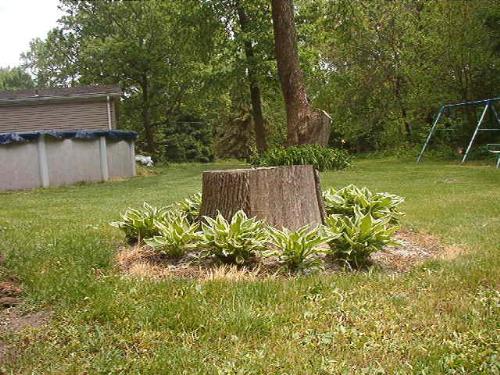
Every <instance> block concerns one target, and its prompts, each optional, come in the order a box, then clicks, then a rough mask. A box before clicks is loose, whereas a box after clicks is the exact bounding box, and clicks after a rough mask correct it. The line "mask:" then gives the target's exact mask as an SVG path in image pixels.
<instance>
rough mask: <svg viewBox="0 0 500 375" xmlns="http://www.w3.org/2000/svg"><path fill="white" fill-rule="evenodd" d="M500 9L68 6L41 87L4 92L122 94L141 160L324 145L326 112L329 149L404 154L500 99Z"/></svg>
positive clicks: (38, 74) (38, 45)
mask: <svg viewBox="0 0 500 375" xmlns="http://www.w3.org/2000/svg"><path fill="white" fill-rule="evenodd" d="M496 5H497V1H496V0H476V1H468V0H455V1H444V0H398V1H372V0H359V1H350V0H333V1H332V0H317V1H309V0H294V1H293V4H292V1H291V0H203V1H201V0H192V1H183V0H171V1H160V0H152V1H123V2H107V1H90V0H84V1H72V0H61V1H60V6H61V9H62V11H63V14H64V15H63V17H61V19H60V20H59V23H58V26H57V27H56V28H54V29H53V30H51V31H50V32H49V33H48V34H47V36H46V37H45V38H44V39H35V40H33V41H32V43H31V45H30V49H29V50H28V51H26V53H25V54H24V55H23V67H22V69H24V70H26V71H28V72H30V73H31V74H32V75H33V77H34V82H31V80H29V79H27V77H24V76H23V77H22V74H21V73H20V72H19V71H17V70H15V71H14V70H12V71H10V70H9V71H0V77H1V76H2V75H3V76H8V77H7V78H8V79H6V78H0V81H2V82H4V84H3V86H4V87H7V88H16V87H19V88H23V87H28V86H31V85H35V86H39V87H43V86H50V87H57V86H72V85H85V84H109V83H118V84H120V86H121V87H122V89H123V92H124V95H123V99H122V106H121V111H120V123H121V126H122V127H125V128H128V129H134V130H137V131H138V132H139V134H140V137H139V141H138V146H139V147H140V148H141V151H143V152H146V153H148V154H151V155H153V156H156V157H157V158H159V157H161V158H165V159H170V160H202V161H204V160H207V159H208V160H210V159H211V158H213V157H214V154H215V156H217V157H238V158H246V157H249V156H251V154H252V152H253V151H252V150H256V151H257V152H258V153H259V154H262V153H263V152H265V151H266V150H268V149H273V148H274V147H276V146H282V145H287V146H289V145H296V144H303V143H319V144H321V143H322V141H320V140H319V139H320V138H321V134H319V133H321V132H319V133H318V132H315V131H312V130H311V129H322V128H323V127H324V124H325V122H328V119H327V118H326V116H325V113H324V112H323V111H320V110H318V108H319V109H322V110H325V111H326V112H328V114H329V115H330V116H331V118H332V120H331V130H332V136H331V137H330V140H329V142H330V146H334V147H344V148H346V149H348V150H349V151H355V152H358V151H379V150H387V149H394V148H401V147H406V146H412V145H414V144H415V143H421V141H422V138H423V136H424V135H425V134H426V133H427V131H428V128H429V123H430V122H431V120H432V117H433V115H434V114H435V112H436V111H437V109H438V108H439V106H440V104H442V103H444V102H453V101H465V100H472V99H480V98H487V97H494V96H496V95H498V92H497V91H496V90H497V89H498V87H499V86H500V74H499V66H500V64H499V59H500V42H499V41H500V27H499V22H500V13H499V11H498V6H496ZM284 30H289V31H290V32H291V35H292V36H293V38H286V36H285V34H284ZM464 51H467V53H464ZM299 64H300V65H299ZM16 69H17V68H16ZM292 73H293V74H292ZM289 77H294V79H293V80H290V79H289ZM5 82H7V83H5ZM0 86H1V85H0ZM283 99H285V104H286V105H284V103H283ZM477 116H478V113H476V112H475V110H474V109H473V108H465V109H464V110H463V111H462V112H460V113H458V116H457V117H456V118H454V119H451V120H450V121H452V122H456V123H457V124H458V123H460V125H461V127H462V128H463V129H464V131H463V132H459V133H457V134H456V136H455V137H453V139H443V140H442V144H443V145H448V144H452V145H453V146H455V145H457V146H458V145H463V144H464V143H465V141H466V139H467V138H468V137H470V133H471V130H472V127H473V126H474V123H475V122H476V121H477ZM182 118H191V119H196V121H191V124H190V125H186V124H187V123H188V122H187V121H184V123H183V122H182V121H180V120H179V119H182ZM195 122H200V123H202V124H203V130H201V129H200V128H198V127H197V125H195V124H194V123H195ZM182 124H184V125H182ZM286 124H288V126H287V125H286ZM290 125H292V126H290ZM462 133H463V134H462ZM323 135H324V134H323Z"/></svg>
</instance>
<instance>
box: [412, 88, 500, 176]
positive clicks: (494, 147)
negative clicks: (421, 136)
mask: <svg viewBox="0 0 500 375" xmlns="http://www.w3.org/2000/svg"><path fill="white" fill-rule="evenodd" d="M498 101H500V97H496V98H492V99H485V100H476V101H469V102H462V103H454V104H445V105H442V106H441V108H440V109H439V112H438V113H437V115H436V117H435V118H434V121H433V123H432V127H431V129H430V131H429V134H428V135H427V138H426V140H425V143H424V145H423V147H422V150H421V151H420V154H419V155H418V157H417V163H420V160H421V159H422V155H423V154H424V152H425V150H426V149H427V146H428V145H429V143H430V141H431V138H432V136H433V135H434V134H435V133H436V130H438V129H437V125H438V123H439V120H440V119H441V118H442V117H443V116H444V115H445V114H446V111H448V112H451V110H452V109H455V108H458V107H467V106H483V105H484V108H483V110H482V112H481V117H480V118H479V121H478V122H477V125H476V129H475V130H474V133H473V134H472V137H471V139H470V141H469V145H468V146H467V149H466V150H465V153H464V156H463V157H462V161H461V163H462V164H463V163H465V161H466V160H467V156H468V155H469V152H470V150H471V148H472V145H473V143H474V141H475V139H476V137H477V135H478V134H479V132H483V131H500V118H499V117H498V112H497V110H496V109H495V107H494V103H495V102H498ZM488 109H490V110H491V111H492V112H493V115H494V117H495V119H496V122H497V124H498V125H499V127H498V128H481V125H482V124H483V122H484V119H485V117H486V113H487V112H488ZM490 147H491V148H490ZM487 148H488V150H489V151H490V152H491V153H494V154H496V155H497V163H496V167H497V168H499V167H500V144H488V145H487Z"/></svg>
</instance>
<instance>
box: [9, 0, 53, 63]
mask: <svg viewBox="0 0 500 375" xmlns="http://www.w3.org/2000/svg"><path fill="white" fill-rule="evenodd" d="M57 4H58V0H0V67H6V66H8V65H9V66H11V67H13V66H16V65H19V64H20V63H21V59H20V55H21V53H22V52H25V51H27V50H28V48H29V43H30V41H31V40H32V39H34V38H36V37H40V38H44V37H45V35H46V34H47V32H48V31H49V30H50V29H51V28H53V27H54V26H56V25H57V23H56V21H57V19H58V18H59V17H60V16H61V12H60V11H59V10H58V9H57Z"/></svg>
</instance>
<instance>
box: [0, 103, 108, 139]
mask: <svg viewBox="0 0 500 375" xmlns="http://www.w3.org/2000/svg"><path fill="white" fill-rule="evenodd" d="M110 109H111V127H112V129H116V113H115V112H116V111H115V101H114V100H113V99H111V100H110ZM77 129H89V130H107V129H109V126H108V109H107V102H106V98H99V99H94V100H80V101H78V100H65V101H60V102H58V101H54V102H39V103H29V104H28V103H18V104H10V105H0V133H11V132H31V131H40V130H77Z"/></svg>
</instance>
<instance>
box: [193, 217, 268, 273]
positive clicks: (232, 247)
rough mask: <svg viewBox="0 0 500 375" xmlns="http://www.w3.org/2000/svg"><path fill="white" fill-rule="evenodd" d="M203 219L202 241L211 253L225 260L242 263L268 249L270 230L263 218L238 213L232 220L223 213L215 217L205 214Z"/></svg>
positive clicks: (226, 261)
mask: <svg viewBox="0 0 500 375" xmlns="http://www.w3.org/2000/svg"><path fill="white" fill-rule="evenodd" d="M204 220H205V222H202V224H201V225H202V235H201V243H202V245H203V246H204V247H205V248H206V251H207V253H208V254H209V255H213V256H215V257H217V258H218V259H220V260H221V261H223V262H225V263H235V264H238V265H242V264H244V263H247V262H248V261H249V260H250V259H251V258H252V257H253V256H255V255H257V253H258V252H260V251H262V250H264V249H265V248H266V245H267V241H268V233H267V230H266V228H265V225H264V223H263V222H262V221H259V220H257V219H256V218H250V219H249V218H248V217H247V215H246V214H245V213H244V212H243V211H241V210H240V211H238V212H236V213H235V214H234V215H233V217H232V218H231V221H227V220H226V219H225V218H224V217H223V216H222V215H221V214H220V213H219V214H218V215H217V216H216V218H215V219H213V218H210V217H207V216H205V217H204Z"/></svg>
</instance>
